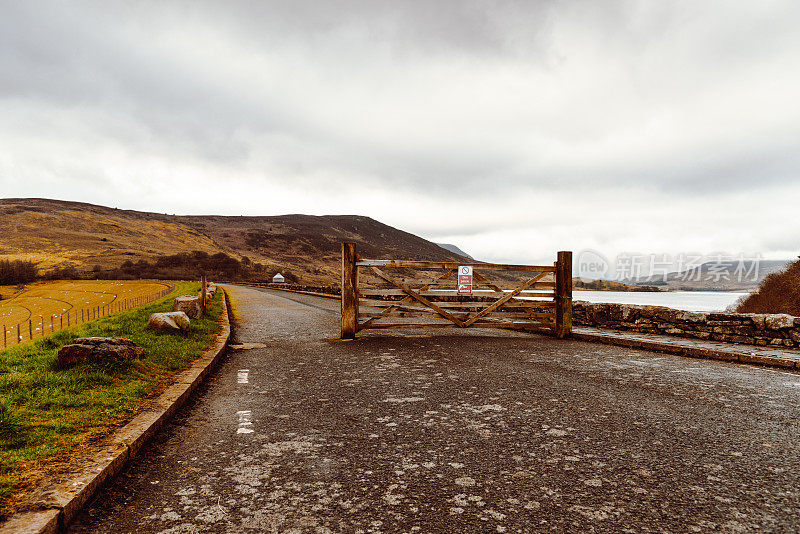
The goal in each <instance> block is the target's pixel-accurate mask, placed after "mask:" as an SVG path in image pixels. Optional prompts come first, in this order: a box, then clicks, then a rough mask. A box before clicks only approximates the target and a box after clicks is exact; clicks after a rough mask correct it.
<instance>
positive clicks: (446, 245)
mask: <svg viewBox="0 0 800 534" xmlns="http://www.w3.org/2000/svg"><path fill="white" fill-rule="evenodd" d="M436 244H437V245H439V246H440V247H442V248H443V249H445V250H449V251H450V252H452V253H453V254H458V255H459V256H463V257H465V258H468V259H470V260H474V259H475V258H473V257H472V256H470V255H469V254H467V253H466V252H464V251H463V250H461V249H460V248H458V247H457V246H455V245H451V244H450V243H436Z"/></svg>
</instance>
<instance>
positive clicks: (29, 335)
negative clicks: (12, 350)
mask: <svg viewBox="0 0 800 534" xmlns="http://www.w3.org/2000/svg"><path fill="white" fill-rule="evenodd" d="M174 290H175V286H174V285H173V284H169V285H168V286H167V287H166V288H165V289H163V290H161V291H159V292H158V293H153V294H152V295H142V296H139V297H132V298H127V299H121V300H115V301H113V302H109V303H108V304H104V305H102V306H93V307H91V308H80V309H77V308H73V309H71V310H67V311H66V312H64V313H61V314H58V315H50V316H49V317H46V316H44V315H39V316H38V320H37V319H35V317H34V316H33V315H32V316H31V318H30V319H28V320H27V321H25V322H22V323H17V324H12V325H5V324H4V325H3V348H7V347H8V346H10V345H19V344H20V343H26V342H28V341H33V340H34V339H36V338H43V337H45V336H47V335H48V334H52V333H54V332H58V331H60V330H64V329H65V328H69V327H71V326H75V325H79V324H82V323H86V322H89V321H94V320H96V319H100V318H102V317H107V316H109V315H111V314H113V313H119V312H121V311H125V310H130V309H131V308H136V307H137V306H142V305H144V304H149V303H151V302H153V301H156V300H158V299H160V298H163V297H166V296H167V295H169V294H170V293H172V292H173V291H174Z"/></svg>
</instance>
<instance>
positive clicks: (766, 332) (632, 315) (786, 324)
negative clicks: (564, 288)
mask: <svg viewBox="0 0 800 534" xmlns="http://www.w3.org/2000/svg"><path fill="white" fill-rule="evenodd" d="M572 321H573V324H575V325H582V326H594V327H598V328H609V329H614V330H627V331H631V332H640V333H646V334H662V335H673V336H680V337H688V338H695V339H707V340H712V341H724V342H728V343H743V344H748V345H761V346H776V347H777V346H780V347H800V317H793V316H791V315H785V314H774V315H773V314H760V313H714V312H688V311H681V310H674V309H672V308H665V307H663V306H637V305H633V304H597V303H590V302H584V301H574V302H573V307H572Z"/></svg>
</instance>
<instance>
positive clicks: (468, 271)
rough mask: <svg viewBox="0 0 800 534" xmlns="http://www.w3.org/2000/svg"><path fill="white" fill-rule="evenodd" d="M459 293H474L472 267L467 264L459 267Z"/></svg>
mask: <svg viewBox="0 0 800 534" xmlns="http://www.w3.org/2000/svg"><path fill="white" fill-rule="evenodd" d="M458 294H459V295H471V294H472V267H471V266H467V265H462V266H459V268H458Z"/></svg>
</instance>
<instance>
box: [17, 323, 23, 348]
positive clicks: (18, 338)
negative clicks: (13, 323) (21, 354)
mask: <svg viewBox="0 0 800 534" xmlns="http://www.w3.org/2000/svg"><path fill="white" fill-rule="evenodd" d="M20 343H22V334H20V333H19V323H17V345H19V344H20Z"/></svg>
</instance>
